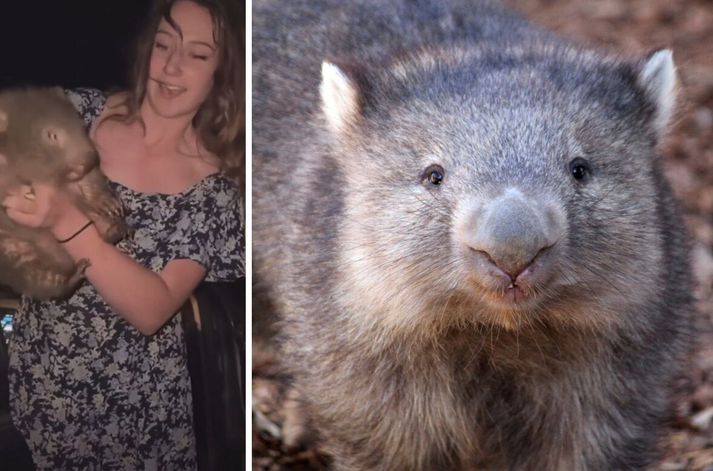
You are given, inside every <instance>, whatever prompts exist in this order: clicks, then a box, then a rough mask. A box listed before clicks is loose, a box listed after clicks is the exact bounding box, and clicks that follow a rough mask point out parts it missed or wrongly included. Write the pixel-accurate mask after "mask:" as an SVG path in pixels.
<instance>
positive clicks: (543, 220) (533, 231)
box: [464, 190, 558, 281]
mask: <svg viewBox="0 0 713 471" xmlns="http://www.w3.org/2000/svg"><path fill="white" fill-rule="evenodd" d="M555 219H556V218H553V217H548V213H547V210H546V209H545V207H544V206H542V207H538V205H535V204H532V203H530V202H529V201H527V200H526V198H525V197H524V196H523V195H522V194H521V193H520V192H518V191H514V190H512V191H508V192H506V193H504V194H503V195H501V196H500V197H498V198H496V199H494V200H491V201H490V202H488V203H486V204H485V205H484V206H483V207H482V208H480V210H479V211H478V214H477V215H476V216H475V218H474V220H473V224H471V230H470V231H469V233H468V235H467V236H466V240H465V241H464V242H465V243H466V244H467V245H468V247H469V248H470V249H471V250H472V251H474V252H476V253H477V254H478V256H482V257H484V258H485V259H486V260H487V261H488V262H489V263H491V264H493V265H495V266H497V267H498V268H499V269H500V270H501V271H503V272H504V273H506V274H507V275H508V276H509V277H510V278H511V279H512V280H513V281H514V280H515V279H516V278H517V277H518V275H520V274H521V273H522V272H523V271H524V270H526V269H527V267H528V266H530V264H531V263H532V262H533V261H534V260H535V258H536V257H537V256H538V255H539V254H540V253H542V252H544V251H546V250H547V249H548V248H549V247H550V246H552V245H553V244H554V243H555V242H556V240H553V239H554V238H553V237H552V234H555V233H557V232H558V231H557V230H556V229H557V228H556V227H551V226H552V225H556V220H555Z"/></svg>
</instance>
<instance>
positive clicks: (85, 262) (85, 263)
mask: <svg viewBox="0 0 713 471" xmlns="http://www.w3.org/2000/svg"><path fill="white" fill-rule="evenodd" d="M90 266H92V262H90V261H89V259H88V258H83V259H81V260H80V261H78V262H77V269H76V272H79V273H81V274H82V275H84V272H85V271H86V269H87V268H89V267H90Z"/></svg>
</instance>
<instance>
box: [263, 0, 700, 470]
mask: <svg viewBox="0 0 713 471" xmlns="http://www.w3.org/2000/svg"><path fill="white" fill-rule="evenodd" d="M253 5H254V6H253V13H254V23H253V34H254V37H253V53H254V66H253V86H254V94H253V110H254V121H253V124H254V132H253V142H254V167H253V169H254V170H253V188H254V192H253V231H254V232H253V257H254V258H253V260H254V267H255V280H256V285H255V288H254V290H255V300H256V302H257V301H258V300H261V299H262V300H265V299H267V300H268V301H269V302H270V303H271V304H272V305H273V306H274V307H275V308H276V309H277V310H278V312H279V314H280V315H281V318H282V322H281V335H282V346H283V347H284V359H285V361H286V363H287V366H288V367H289V369H290V371H291V372H292V374H293V376H294V380H295V384H296V386H297V387H298V388H299V390H300V391H301V392H302V396H303V398H304V401H305V404H304V405H305V408H306V411H307V412H308V414H309V416H310V418H311V420H312V422H313V425H314V426H315V427H316V429H317V430H319V431H320V432H322V437H323V439H324V440H325V441H326V444H327V447H328V450H329V451H330V452H331V454H333V456H334V465H335V468H337V469H350V470H351V469H353V470H374V469H378V470H442V469H487V470H518V471H519V470H538V471H539V470H563V471H564V470H567V471H571V470H622V469H641V468H644V467H645V466H646V465H648V464H650V463H652V461H653V460H655V459H656V457H657V452H656V445H657V441H658V439H659V438H660V435H661V432H662V428H663V425H664V423H665V421H666V419H667V417H668V416H669V413H670V410H671V399H672V398H671V391H672V382H673V379H674V377H675V376H676V375H677V374H678V373H679V371H680V369H681V363H682V358H683V356H684V355H685V352H686V350H687V347H688V344H689V334H690V326H689V323H690V315H689V312H690V297H689V291H690V286H691V283H690V279H689V268H688V255H687V253H688V252H687V240H686V238H685V237H684V234H683V228H682V227H683V226H682V223H681V220H680V219H679V217H678V215H677V212H676V206H675V204H674V202H673V201H672V199H671V195H670V191H669V188H668V185H667V183H666V182H665V181H664V178H663V176H662V170H661V165H660V162H659V159H658V157H657V150H656V149H657V145H658V143H659V141H660V139H661V137H662V135H663V133H664V132H665V129H666V126H667V122H668V120H669V117H670V115H671V113H672V108H673V104H674V95H675V93H674V92H675V82H676V75H675V68H674V64H673V61H672V55H671V52H670V51H668V50H659V51H655V52H652V53H651V54H650V55H648V56H647V57H646V58H643V59H641V60H632V61H627V60H621V59H615V58H612V57H609V56H607V55H604V54H600V53H595V52H592V51H588V50H582V49H579V48H577V47H575V46H572V45H570V44H568V43H566V42H565V41H563V40H562V39H558V38H556V37H554V36H553V35H551V34H549V33H546V32H541V31H538V30H536V29H534V28H532V27H530V26H528V25H527V24H526V23H525V22H524V21H523V20H521V19H519V18H518V17H516V16H514V15H511V14H509V13H507V12H505V11H503V10H502V9H501V8H500V7H499V6H497V5H495V4H492V3H482V2H477V3H476V2H465V1H451V2H441V1H435V0H423V1H407V0H401V1H379V0H364V1H354V2H349V3H347V2H342V1H341V0H334V1H332V0H319V1H314V0H304V1H290V2H278V1H270V0H263V1H256V2H255V3H254V4H253ZM259 315H260V313H256V316H259ZM256 322H259V319H256Z"/></svg>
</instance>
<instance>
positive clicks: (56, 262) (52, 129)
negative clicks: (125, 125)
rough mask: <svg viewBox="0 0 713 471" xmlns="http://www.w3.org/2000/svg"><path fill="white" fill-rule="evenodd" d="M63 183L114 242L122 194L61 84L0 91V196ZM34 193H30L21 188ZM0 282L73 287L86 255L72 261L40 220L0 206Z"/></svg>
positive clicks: (36, 288) (41, 293) (56, 291)
mask: <svg viewBox="0 0 713 471" xmlns="http://www.w3.org/2000/svg"><path fill="white" fill-rule="evenodd" d="M36 183H50V184H54V185H57V186H60V187H63V188H64V189H65V190H67V191H68V193H69V194H70V195H71V196H72V198H73V200H74V202H75V204H76V205H77V206H78V207H79V208H80V209H82V210H83V211H84V212H85V213H86V214H87V216H89V218H90V219H91V220H92V222H93V223H94V225H95V226H96V228H97V230H98V231H99V233H100V234H101V236H102V237H103V238H104V239H106V240H107V241H109V242H117V241H118V240H119V239H120V238H121V237H122V236H123V235H124V232H125V225H124V221H123V209H122V206H121V202H120V201H119V200H118V199H117V198H116V197H115V196H114V195H113V194H112V193H111V191H110V189H109V186H108V185H107V180H106V177H105V176H104V174H103V173H102V172H101V170H100V169H99V157H98V155H97V152H96V149H95V148H94V146H93V144H92V142H91V141H90V140H89V136H88V135H87V132H86V130H85V129H84V125H83V123H82V119H81V118H80V117H79V115H78V114H77V111H76V110H75V109H74V107H73V106H72V104H71V103H70V101H69V100H68V99H67V98H66V96H65V94H64V91H63V90H62V89H61V88H54V89H49V88H26V89H11V90H4V91H2V92H1V93H0V200H2V199H4V198H5V196H6V195H7V192H8V191H10V190H11V189H13V188H16V187H17V186H19V185H32V184H36ZM26 196H27V197H28V198H32V197H33V196H32V194H28V195H26ZM0 265H1V266H2V271H0V282H1V283H4V284H6V285H7V286H10V287H11V288H13V289H14V290H15V291H17V292H18V293H22V294H26V295H28V296H31V297H34V298H38V299H47V298H57V297H64V296H68V295H69V294H71V293H72V292H73V291H74V289H75V288H76V287H77V285H78V283H79V282H80V281H81V280H82V279H83V278H84V269H85V268H86V267H87V266H88V261H86V260H82V261H80V262H79V263H75V262H74V261H73V260H72V258H71V257H70V256H69V254H68V253H67V252H66V251H65V249H64V248H63V247H62V246H61V244H59V243H58V242H57V241H56V240H55V238H54V236H53V235H52V234H50V232H49V231H48V230H47V229H44V228H31V227H26V226H22V225H19V224H17V223H15V222H14V221H12V220H11V219H10V218H9V217H8V216H7V214H6V213H5V211H4V210H2V211H0Z"/></svg>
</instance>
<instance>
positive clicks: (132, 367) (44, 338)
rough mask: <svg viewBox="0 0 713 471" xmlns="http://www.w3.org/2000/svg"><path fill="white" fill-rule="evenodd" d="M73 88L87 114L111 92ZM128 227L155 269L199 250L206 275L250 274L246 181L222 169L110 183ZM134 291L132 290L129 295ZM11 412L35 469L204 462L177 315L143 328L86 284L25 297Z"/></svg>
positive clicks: (141, 258) (14, 354)
mask: <svg viewBox="0 0 713 471" xmlns="http://www.w3.org/2000/svg"><path fill="white" fill-rule="evenodd" d="M68 96H69V97H70V99H71V100H72V101H73V103H74V104H75V106H77V108H78V109H79V111H80V113H81V114H82V116H83V117H84V119H85V122H86V123H87V124H90V123H91V122H92V120H93V119H94V118H96V117H97V116H98V115H99V114H100V113H101V110H102V107H103V106H104V102H105V98H104V96H103V95H102V94H101V93H99V92H97V91H94V90H87V89H80V90H77V91H70V92H68ZM110 185H111V186H112V189H113V190H114V191H115V192H116V194H117V195H118V196H119V198H120V199H121V201H122V202H123V204H124V207H125V212H126V214H127V217H126V221H127V225H128V226H129V228H130V233H129V235H128V236H127V237H126V238H125V239H123V240H122V241H120V242H119V243H118V245H117V246H118V248H119V249H120V250H122V251H123V252H125V253H126V254H128V255H129V256H131V257H132V258H134V259H135V260H136V261H138V262H139V263H140V264H142V265H143V266H145V267H147V268H150V269H151V270H153V271H156V272H158V271H160V270H162V269H163V267H164V266H165V265H166V264H167V263H168V262H169V261H171V260H175V259H190V260H194V261H196V262H198V263H200V264H201V265H202V266H203V267H205V268H206V269H207V277H206V280H207V281H229V280H236V279H238V278H240V277H242V276H243V275H244V258H243V245H242V241H243V239H242V225H241V222H240V221H241V218H240V209H239V203H238V191H237V189H236V188H235V186H234V184H233V183H232V182H231V180H229V179H227V178H225V177H224V176H222V175H220V174H214V175H210V176H208V177H206V178H205V179H203V180H202V181H200V182H198V183H196V184H195V185H192V186H191V187H189V188H187V189H185V190H184V191H182V192H180V193H177V194H147V193H140V192H137V191H133V190H131V189H129V188H127V187H124V186H122V185H120V184H118V183H113V182H111V183H110ZM125 295H126V296H131V293H125ZM10 390H11V407H12V418H13V421H14V423H15V425H16V426H17V428H18V429H19V430H20V431H21V433H22V434H23V436H24V437H25V440H26V441H27V444H28V446H29V447H30V450H31V451H32V455H33V460H34V461H35V465H36V466H37V467H38V469H52V470H62V469H72V470H74V469H77V470H99V469H101V470H114V469H116V470H181V471H183V470H190V469H195V467H196V464H195V463H196V457H195V439H194V435H193V428H192V404H191V387H190V380H189V375H188V370H187V366H186V347H185V341H184V337H183V330H182V327H181V321H180V315H176V316H174V317H173V318H172V319H171V320H170V321H168V322H167V323H166V325H164V326H163V327H162V328H161V329H160V330H159V331H158V332H157V333H156V334H154V335H151V336H145V335H142V334H141V333H140V332H139V331H138V330H136V329H135V328H134V327H133V326H131V325H130V324H129V323H128V322H126V321H125V320H124V319H123V318H121V317H120V316H119V315H117V314H116V313H115V312H114V311H113V310H112V308H111V307H109V306H108V305H107V304H106V303H105V302H104V301H103V299H102V298H101V297H100V296H99V294H98V293H97V292H96V290H95V289H94V287H93V286H92V285H91V284H90V283H88V282H86V281H85V282H84V283H83V284H82V285H81V287H80V288H79V289H78V290H77V291H76V292H75V294H74V295H73V296H72V297H71V298H69V299H67V300H63V301H45V302H40V301H35V300H32V299H28V298H24V299H23V302H22V307H21V309H20V313H19V315H18V318H17V321H16V330H15V333H14V335H13V338H12V343H11V345H10Z"/></svg>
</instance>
